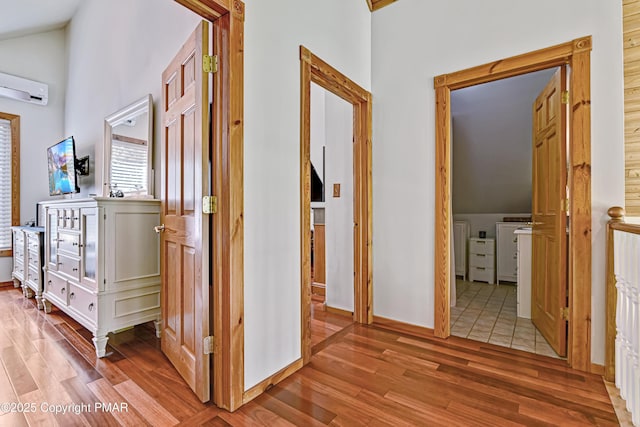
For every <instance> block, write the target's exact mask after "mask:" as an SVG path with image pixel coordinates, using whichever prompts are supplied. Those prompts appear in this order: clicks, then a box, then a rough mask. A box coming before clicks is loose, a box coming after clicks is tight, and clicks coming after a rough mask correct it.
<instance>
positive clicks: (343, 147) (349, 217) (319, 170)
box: [309, 83, 354, 346]
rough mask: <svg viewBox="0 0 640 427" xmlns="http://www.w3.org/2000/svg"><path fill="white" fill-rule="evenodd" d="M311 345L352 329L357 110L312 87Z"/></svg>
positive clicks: (335, 96) (337, 97) (326, 92)
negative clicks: (354, 125) (354, 122)
mask: <svg viewBox="0 0 640 427" xmlns="http://www.w3.org/2000/svg"><path fill="white" fill-rule="evenodd" d="M310 125H311V141H310V151H309V153H310V163H311V164H310V171H311V176H310V182H311V224H310V225H311V277H312V279H311V345H312V346H316V345H317V344H319V343H321V342H322V341H324V340H326V339H327V338H329V337H330V336H332V335H333V334H335V333H337V332H339V331H340V330H342V329H343V328H344V327H346V326H348V325H350V324H352V323H353V312H354V281H353V271H354V264H353V263H354V241H353V224H354V216H353V214H354V210H353V201H354V197H353V196H354V192H353V190H354V186H353V182H354V168H353V105H351V104H350V103H349V102H347V101H345V100H344V99H342V98H340V97H339V96H337V95H334V94H333V93H331V92H330V91H328V90H326V89H324V88H322V87H320V86H318V85H317V84H315V83H312V84H311V123H310Z"/></svg>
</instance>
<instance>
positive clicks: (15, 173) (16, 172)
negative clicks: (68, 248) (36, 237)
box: [0, 112, 20, 257]
mask: <svg viewBox="0 0 640 427" xmlns="http://www.w3.org/2000/svg"><path fill="white" fill-rule="evenodd" d="M0 119H3V120H8V121H9V123H10V125H9V126H10V128H11V225H12V226H15V225H20V116H17V115H15V114H9V113H2V112H0ZM12 256H13V246H11V247H9V248H2V247H0V257H12Z"/></svg>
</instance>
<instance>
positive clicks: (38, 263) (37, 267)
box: [11, 227, 44, 308]
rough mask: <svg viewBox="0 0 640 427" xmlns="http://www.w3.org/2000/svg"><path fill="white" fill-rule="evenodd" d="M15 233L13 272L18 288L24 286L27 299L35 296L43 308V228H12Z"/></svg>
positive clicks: (39, 305) (23, 290)
mask: <svg viewBox="0 0 640 427" xmlns="http://www.w3.org/2000/svg"><path fill="white" fill-rule="evenodd" d="M11 232H12V233H13V272H12V273H11V275H12V276H13V279H14V281H15V284H16V287H18V286H22V293H23V294H24V296H25V297H26V298H31V297H32V296H34V295H35V297H36V301H37V303H38V308H42V307H43V306H42V299H41V298H42V284H43V280H42V259H43V252H44V244H43V236H44V228H42V227H11Z"/></svg>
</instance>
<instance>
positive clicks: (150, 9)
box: [64, 0, 201, 195]
mask: <svg viewBox="0 0 640 427" xmlns="http://www.w3.org/2000/svg"><path fill="white" fill-rule="evenodd" d="M200 19H201V18H200V17H199V16H197V15H196V14H194V13H192V12H191V11H189V10H187V9H186V8H184V7H183V6H181V5H179V4H178V3H176V2H174V1H155V0H135V1H130V0H111V1H108V2H105V1H101V0H85V1H83V2H82V3H81V4H80V8H79V10H78V11H77V13H76V15H75V16H74V18H73V19H72V21H71V23H70V24H69V29H68V38H67V46H68V81H67V94H66V96H67V102H66V109H65V121H64V129H65V132H66V133H68V134H73V135H74V136H75V139H76V152H77V155H78V156H83V155H86V154H89V155H90V156H91V176H89V177H81V179H80V187H81V193H82V194H83V195H86V194H89V193H97V192H101V188H96V183H97V186H98V187H99V186H100V183H101V170H102V169H101V154H102V142H103V137H104V119H105V117H107V116H108V115H110V114H112V113H114V112H116V111H117V110H119V109H121V108H123V107H125V106H127V105H129V104H131V103H132V102H133V101H136V100H138V99H139V98H141V97H143V96H145V95H146V94H148V93H151V95H152V96H153V101H154V102H153V103H154V138H153V144H154V147H153V148H154V163H155V164H159V163H160V149H159V144H160V104H161V101H162V98H161V88H162V71H163V70H164V69H165V67H166V66H167V65H168V64H169V61H170V60H171V59H172V58H173V57H174V55H175V54H176V53H177V52H178V50H179V49H180V47H181V46H182V44H183V43H184V42H185V41H186V39H187V37H188V36H189V34H191V32H193V30H194V29H195V27H196V25H197V24H198V22H199V21H200ZM96 177H97V178H96ZM156 184H157V185H155V186H154V188H159V174H156Z"/></svg>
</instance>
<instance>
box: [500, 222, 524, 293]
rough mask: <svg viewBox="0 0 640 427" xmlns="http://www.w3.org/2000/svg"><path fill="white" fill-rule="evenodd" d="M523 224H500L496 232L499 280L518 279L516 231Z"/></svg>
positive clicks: (513, 280)
mask: <svg viewBox="0 0 640 427" xmlns="http://www.w3.org/2000/svg"><path fill="white" fill-rule="evenodd" d="M520 226H521V224H520V223H517V224H498V226H497V230H496V234H497V239H498V280H508V281H512V282H515V281H516V280H517V259H516V252H517V244H516V241H517V239H516V235H515V234H514V231H515V230H517V229H518V227H520Z"/></svg>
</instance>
